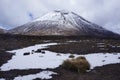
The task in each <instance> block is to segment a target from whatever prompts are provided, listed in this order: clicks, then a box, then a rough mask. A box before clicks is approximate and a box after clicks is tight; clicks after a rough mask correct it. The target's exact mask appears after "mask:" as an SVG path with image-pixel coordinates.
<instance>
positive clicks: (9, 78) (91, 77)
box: [0, 35, 120, 80]
mask: <svg viewBox="0 0 120 80" xmlns="http://www.w3.org/2000/svg"><path fill="white" fill-rule="evenodd" d="M45 43H46V44H45ZM53 43H54V44H56V43H57V45H49V46H48V47H45V48H43V49H42V50H45V52H46V53H45V54H41V53H38V54H36V53H35V54H30V55H26V56H25V55H22V56H20V57H21V58H22V59H29V58H32V56H33V57H35V56H37V55H39V57H40V58H43V59H44V58H45V57H46V56H47V53H48V54H49V53H51V54H52V55H53V53H54V54H56V53H61V55H62V56H64V54H66V55H68V54H67V53H70V54H73V55H87V54H93V53H96V54H98V55H99V54H101V53H103V54H102V55H104V54H105V55H107V54H106V53H110V55H113V57H115V56H117V55H118V54H119V53H120V40H118V39H116V40H115V39H100V38H88V37H82V38H80V37H60V36H59V37H55V36H49V37H48V36H47V37H46V36H42V37H38V36H21V35H1V36H0V67H1V70H0V79H3V80H4V79H5V80H21V79H20V77H19V76H23V77H24V78H25V77H27V76H28V75H36V74H39V72H42V71H44V70H47V71H53V72H55V73H57V75H54V74H53V75H52V78H51V80H107V79H108V80H120V77H119V76H120V68H119V67H120V63H118V64H117V63H116V64H115V63H114V64H108V65H104V66H100V67H99V66H97V67H95V68H94V69H92V70H91V71H89V72H87V73H76V72H74V71H69V70H66V69H64V68H62V67H61V66H59V67H57V68H55V69H50V68H48V69H42V68H32V69H31V66H32V65H33V64H34V63H32V65H30V64H31V63H30V64H29V63H27V64H29V66H27V67H28V69H24V67H25V66H26V64H24V63H23V62H20V61H19V55H21V54H23V53H24V50H23V52H22V53H18V52H20V51H18V52H16V53H15V55H14V54H11V53H8V52H5V51H8V50H9V51H11V50H16V49H18V50H19V49H21V50H22V49H25V47H26V49H27V47H28V48H29V47H30V46H31V47H32V46H33V48H32V49H34V48H35V49H36V48H37V47H34V45H35V44H40V45H43V44H45V45H47V44H53ZM30 49H31V48H29V50H30ZM29 50H28V49H27V51H29ZM49 51H50V52H49ZM30 56H31V57H30ZM42 56H44V57H42ZM49 56H50V55H49ZM53 56H54V55H53ZM62 56H61V57H62ZM15 57H16V59H18V60H15V62H14V64H12V65H11V66H9V65H7V64H10V63H11V61H14V59H15ZM25 57H26V58H25ZM99 57H100V56H98V58H99ZM111 57H112V56H111ZM119 57H120V56H118V57H115V58H117V60H119V59H118V58H119ZM12 58H13V59H12ZM21 58H20V59H21ZM40 58H38V59H40ZM52 58H53V57H52ZM54 58H55V57H54ZM59 58H60V56H58V59H59ZM107 58H108V59H111V58H110V57H109V56H107V57H105V62H106V61H107V60H108V59H107ZM47 59H48V58H47ZM96 59H97V58H96ZM32 60H33V59H32ZM34 60H35V59H34ZM34 60H33V61H34ZM60 60H61V58H60ZM114 60H115V59H113V60H112V59H111V61H114ZM17 61H19V62H20V63H21V65H24V67H20V66H18V67H17V66H14V65H15V64H17V63H18V62H17ZM26 61H27V60H25V61H24V62H26ZM28 61H29V60H28ZM105 62H104V61H103V62H102V63H104V64H105ZM22 63H23V64H22ZM40 63H42V62H40ZM40 63H39V64H40ZM49 63H50V62H49ZM39 64H35V65H36V66H35V67H37V66H38V65H39ZM47 64H48V63H46V65H47ZM12 66H14V67H12ZM8 67H9V68H8ZM32 67H34V66H32ZM19 68H20V69H19ZM44 68H45V67H44ZM18 77H19V78H18ZM15 78H16V79H15ZM24 78H22V80H24ZM25 79H26V80H28V79H27V78H25ZM33 80H41V79H40V78H39V77H38V78H37V77H36V78H35V79H33Z"/></svg>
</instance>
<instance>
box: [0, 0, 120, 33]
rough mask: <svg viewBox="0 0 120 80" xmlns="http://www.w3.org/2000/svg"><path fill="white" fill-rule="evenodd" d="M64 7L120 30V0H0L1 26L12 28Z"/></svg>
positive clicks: (105, 25) (117, 30) (114, 29)
mask: <svg viewBox="0 0 120 80" xmlns="http://www.w3.org/2000/svg"><path fill="white" fill-rule="evenodd" d="M63 9H64V10H68V11H73V12H75V13H77V14H79V15H80V16H82V17H84V18H85V19H87V20H89V21H91V22H94V23H96V24H99V25H101V26H103V27H105V28H107V29H110V30H112V31H115V32H120V0H0V26H4V28H7V29H11V28H14V27H17V26H19V25H22V24H25V23H27V22H29V21H31V20H33V19H35V18H37V17H41V16H42V15H44V14H45V13H48V12H50V11H53V10H63Z"/></svg>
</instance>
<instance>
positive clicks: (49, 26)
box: [9, 11, 118, 37]
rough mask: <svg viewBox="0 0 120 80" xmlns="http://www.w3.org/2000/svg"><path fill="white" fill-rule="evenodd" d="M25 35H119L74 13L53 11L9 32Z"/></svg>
mask: <svg viewBox="0 0 120 80" xmlns="http://www.w3.org/2000/svg"><path fill="white" fill-rule="evenodd" d="M9 32H10V33H13V34H23V35H63V36H71V35H77V36H78V35H79V36H83V35H85V36H99V37H107V36H112V37H114V36H118V35H117V34H115V33H113V32H111V31H108V30H106V29H104V28H102V27H101V26H99V25H96V24H94V23H91V22H89V21H87V20H85V19H84V18H82V17H81V16H79V15H77V14H75V13H74V12H67V11H53V12H50V13H48V14H46V15H44V16H43V17H41V18H38V19H36V20H34V21H32V22H30V23H27V24H24V25H22V26H19V27H17V28H14V29H12V30H10V31H9Z"/></svg>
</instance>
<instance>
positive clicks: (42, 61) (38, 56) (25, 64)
mask: <svg viewBox="0 0 120 80" xmlns="http://www.w3.org/2000/svg"><path fill="white" fill-rule="evenodd" d="M49 45H57V43H46V44H38V45H34V46H30V47H26V48H23V49H17V50H12V51H9V52H12V53H15V55H14V56H13V57H12V59H11V60H9V61H8V63H5V64H3V65H2V66H1V67H0V69H1V71H9V70H11V69H19V70H25V69H47V68H49V69H54V68H57V67H59V66H60V65H61V64H62V63H63V61H64V60H66V59H69V56H70V53H66V54H62V53H59V54H60V55H58V53H55V52H51V51H47V50H46V51H45V54H43V53H35V52H34V53H33V54H32V53H31V52H32V50H34V51H35V50H37V49H43V48H46V47H47V46H49ZM25 52H30V53H31V54H29V55H24V53H25ZM74 56H75V57H79V56H85V57H86V59H87V60H88V62H89V63H90V65H91V69H93V68H95V67H97V66H103V65H107V64H115V63H120V59H119V58H120V53H116V54H115V53H113V54H112V53H93V54H86V55H77V54H74ZM50 73H51V72H50ZM41 74H44V73H38V74H36V75H28V76H23V77H20V76H19V77H16V78H15V80H26V79H27V78H29V77H30V78H31V80H32V78H35V76H36V77H37V76H41ZM51 74H52V73H51ZM51 74H49V73H48V74H46V76H47V77H48V76H49V75H51ZM43 77H44V76H43ZM47 77H44V78H47ZM50 78H51V77H50ZM27 80H28V79H27Z"/></svg>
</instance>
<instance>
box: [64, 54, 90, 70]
mask: <svg viewBox="0 0 120 80" xmlns="http://www.w3.org/2000/svg"><path fill="white" fill-rule="evenodd" d="M62 67H63V68H65V69H67V70H71V71H77V72H86V70H89V69H90V64H89V62H88V61H87V60H86V58H85V57H82V56H80V57H77V58H76V59H67V60H65V61H64V62H63V64H62Z"/></svg>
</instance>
